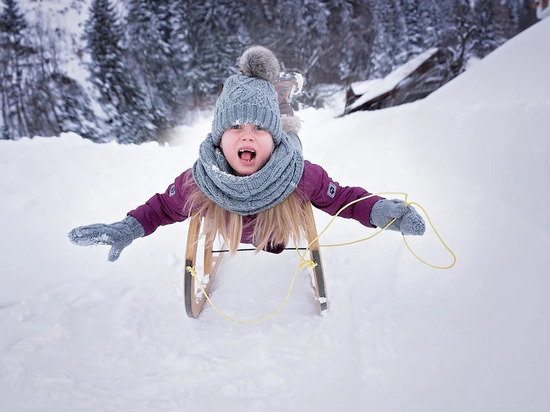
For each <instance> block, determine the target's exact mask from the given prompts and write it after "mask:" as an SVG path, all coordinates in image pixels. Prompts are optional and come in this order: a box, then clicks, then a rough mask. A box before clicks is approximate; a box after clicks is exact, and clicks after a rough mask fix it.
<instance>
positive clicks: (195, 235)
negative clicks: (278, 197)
mask: <svg viewBox="0 0 550 412" xmlns="http://www.w3.org/2000/svg"><path fill="white" fill-rule="evenodd" d="M306 213H307V214H308V219H307V220H308V221H310V222H312V224H310V225H308V227H307V228H306V229H307V230H306V236H307V239H308V244H309V243H311V246H310V247H309V256H310V259H311V260H312V261H313V262H314V263H315V267H313V268H312V271H313V282H312V283H313V288H314V290H315V295H316V301H317V307H318V310H319V313H322V312H324V311H325V310H327V309H328V302H327V289H326V284H325V275H324V270H323V262H322V259H321V251H320V248H319V241H318V240H315V241H314V242H313V243H312V241H313V240H314V239H316V238H317V229H316V227H315V219H314V217H313V210H312V207H311V203H309V204H308V205H307V206H306ZM201 223H202V218H201V217H200V216H199V215H195V216H193V217H191V219H190V222H189V231H188V234H187V246H186V249H185V274H184V283H183V293H184V300H185V310H186V312H187V315H188V316H189V317H191V318H196V317H198V316H199V315H200V313H201V311H202V309H203V307H204V304H205V303H206V300H207V299H206V296H205V295H204V293H203V292H202V290H201V288H200V287H199V285H198V284H197V282H198V279H200V280H201V283H202V286H203V288H204V290H205V291H206V293H207V294H208V293H209V291H210V286H211V285H212V283H213V281H214V277H215V276H216V273H217V271H218V269H219V267H220V264H221V261H222V257H223V253H224V251H214V250H213V245H212V242H205V244H204V258H203V266H204V272H203V273H198V271H197V269H196V265H197V251H198V246H199V239H200V229H201ZM190 268H192V270H190ZM194 272H195V274H196V277H195V275H194ZM197 278H198V279H197Z"/></svg>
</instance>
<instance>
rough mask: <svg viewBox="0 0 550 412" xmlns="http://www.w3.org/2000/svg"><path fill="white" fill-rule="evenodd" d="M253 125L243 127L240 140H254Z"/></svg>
mask: <svg viewBox="0 0 550 412" xmlns="http://www.w3.org/2000/svg"><path fill="white" fill-rule="evenodd" d="M254 132H255V129H254V125H251V124H246V125H244V127H243V133H242V135H241V140H254V138H255V136H254Z"/></svg>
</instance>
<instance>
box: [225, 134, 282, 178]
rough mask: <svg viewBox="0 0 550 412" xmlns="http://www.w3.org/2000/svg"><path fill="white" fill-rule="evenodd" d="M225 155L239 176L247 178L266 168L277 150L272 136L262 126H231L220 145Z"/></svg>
mask: <svg viewBox="0 0 550 412" xmlns="http://www.w3.org/2000/svg"><path fill="white" fill-rule="evenodd" d="M220 148H221V149H222V152H223V155H224V156H225V158H226V159H227V162H228V163H229V165H230V166H231V167H232V168H233V170H234V171H235V173H236V174H237V175H239V176H247V175H251V174H252V173H255V172H257V171H258V170H260V169H261V168H262V167H264V166H265V164H266V163H267V161H268V160H269V158H270V157H271V153H273V150H274V148H275V144H274V143H273V137H271V134H270V133H269V132H268V131H267V130H265V129H262V128H261V127H260V126H256V125H253V124H243V125H235V126H231V127H230V128H229V129H227V130H226V131H225V132H224V133H223V135H222V140H221V143H220Z"/></svg>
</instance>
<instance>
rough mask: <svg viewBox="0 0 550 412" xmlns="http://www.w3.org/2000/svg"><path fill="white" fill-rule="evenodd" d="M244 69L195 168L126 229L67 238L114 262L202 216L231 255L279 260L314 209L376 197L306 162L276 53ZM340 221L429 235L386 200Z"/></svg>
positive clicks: (224, 98)
mask: <svg viewBox="0 0 550 412" xmlns="http://www.w3.org/2000/svg"><path fill="white" fill-rule="evenodd" d="M239 69H240V71H241V74H235V75H232V76H230V77H229V78H228V79H227V81H226V82H225V84H224V87H223V90H222V93H221V95H220V97H219V98H218V101H217V103H216V109H215V112H214V119H213V122H212V131H211V133H209V134H208V136H207V137H206V139H205V140H204V141H203V142H202V143H201V145H200V149H199V158H198V160H197V161H196V162H195V164H194V165H193V167H192V168H191V169H188V170H186V171H185V172H183V173H182V174H181V175H180V176H178V177H177V178H176V180H175V182H174V183H173V184H172V185H170V186H169V187H168V189H167V190H166V192H165V193H162V194H156V195H154V196H153V197H152V198H151V199H149V200H148V201H147V202H146V203H145V204H143V205H141V206H139V207H138V208H136V209H134V210H132V211H130V212H129V213H128V215H127V216H126V218H125V219H123V220H122V221H120V222H117V223H113V224H109V225H106V224H94V225H89V226H82V227H77V228H75V229H73V230H72V231H71V232H70V233H69V238H70V239H71V240H72V241H73V242H74V243H76V244H78V245H94V244H106V245H110V246H111V250H110V252H109V261H111V262H112V261H115V260H117V259H118V257H119V256H120V253H121V252H122V250H123V249H124V248H125V247H126V246H128V245H129V244H130V243H132V241H134V240H135V239H137V238H139V237H143V236H148V235H150V234H151V233H153V232H154V231H155V230H156V229H157V228H158V227H159V226H162V225H168V224H171V223H174V222H181V221H183V220H185V219H187V218H188V217H190V216H192V215H194V214H196V213H200V214H201V215H202V216H204V218H205V225H204V231H205V235H206V237H207V239H213V238H214V237H215V236H216V233H220V234H221V236H222V238H223V239H224V241H225V242H226V243H227V245H228V247H229V249H230V250H231V251H232V252H235V251H236V250H237V248H238V246H239V243H248V244H253V245H254V246H255V247H256V249H257V250H265V251H268V252H273V253H280V252H281V251H282V250H283V249H284V248H285V246H286V245H287V243H288V242H289V241H290V240H293V241H294V242H297V241H298V240H299V239H300V237H301V233H303V231H304V228H305V226H306V220H305V213H304V211H305V206H306V203H307V202H308V201H310V202H311V203H312V204H313V206H315V207H317V208H319V209H321V210H323V211H325V212H327V213H329V214H331V215H334V214H336V213H337V212H338V210H340V209H341V208H342V207H343V206H344V205H346V204H348V203H349V202H351V201H353V200H356V199H359V198H361V197H365V196H368V195H369V193H368V192H367V191H366V190H364V189H362V188H360V187H346V186H340V185H339V184H338V183H337V182H335V181H333V180H332V179H331V178H330V177H329V176H328V174H327V172H325V170H324V169H323V168H322V167H321V166H318V165H315V164H313V163H310V162H308V161H305V160H304V159H303V157H302V150H301V144H300V141H299V138H298V135H297V131H298V128H299V119H298V118H297V117H295V116H294V115H293V111H292V108H291V107H290V105H289V103H288V95H289V87H288V86H289V82H288V81H282V82H279V83H277V78H278V76H279V72H280V64H279V61H278V60H277V58H276V57H275V55H274V54H273V53H272V52H271V51H270V50H268V49H266V48H264V47H262V46H253V47H250V48H249V49H247V50H246V51H245V52H244V53H243V55H242V56H241V57H240V59H239ZM281 113H283V115H281ZM341 216H343V217H346V218H353V219H355V220H357V221H359V222H360V223H362V224H363V225H365V226H368V227H385V226H386V225H388V224H389V223H390V221H391V220H392V219H394V218H396V221H395V222H394V223H392V224H391V225H390V226H389V227H388V229H392V230H399V231H401V233H402V234H404V235H422V234H423V233H424V231H425V224H424V221H423V219H422V217H421V216H420V215H419V214H418V213H417V212H416V211H415V210H414V209H413V208H412V207H411V206H406V205H405V204H404V202H403V201H401V200H387V199H384V198H382V197H379V196H372V197H370V198H368V199H366V200H363V201H360V202H358V203H356V204H354V205H352V206H350V207H348V208H346V209H345V210H344V211H343V212H342V213H341Z"/></svg>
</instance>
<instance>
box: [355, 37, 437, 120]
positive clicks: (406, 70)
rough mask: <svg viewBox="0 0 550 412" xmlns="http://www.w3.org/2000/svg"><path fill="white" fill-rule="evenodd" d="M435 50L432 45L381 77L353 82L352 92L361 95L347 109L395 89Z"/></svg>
mask: <svg viewBox="0 0 550 412" xmlns="http://www.w3.org/2000/svg"><path fill="white" fill-rule="evenodd" d="M435 52H437V47H432V48H431V49H428V50H426V51H424V52H422V53H420V54H419V55H418V56H416V57H414V58H412V59H411V60H409V61H408V62H407V63H405V64H404V65H402V66H400V67H399V68H397V69H395V70H394V71H393V72H391V73H390V74H388V75H387V76H386V77H384V78H383V79H373V80H366V81H364V82H357V83H353V84H352V86H351V87H352V89H353V92H354V93H355V94H356V95H360V96H361V97H360V98H359V99H357V100H356V101H355V102H353V104H351V105H350V106H349V109H350V110H351V109H355V108H356V107H359V106H361V105H362V104H364V103H365V102H368V101H369V100H371V99H374V98H375V97H377V96H381V95H383V94H384V93H387V92H389V91H391V90H393V89H395V87H397V85H398V84H399V83H401V82H402V81H403V79H405V78H407V77H408V76H409V75H410V74H411V73H412V72H414V71H415V70H416V69H418V67H420V65H421V64H422V63H424V62H425V61H426V60H428V59H429V58H430V57H431V56H433V54H434V53H435Z"/></svg>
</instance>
